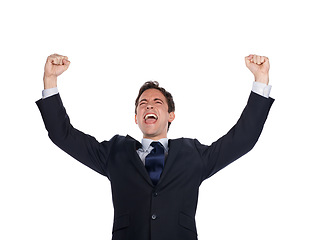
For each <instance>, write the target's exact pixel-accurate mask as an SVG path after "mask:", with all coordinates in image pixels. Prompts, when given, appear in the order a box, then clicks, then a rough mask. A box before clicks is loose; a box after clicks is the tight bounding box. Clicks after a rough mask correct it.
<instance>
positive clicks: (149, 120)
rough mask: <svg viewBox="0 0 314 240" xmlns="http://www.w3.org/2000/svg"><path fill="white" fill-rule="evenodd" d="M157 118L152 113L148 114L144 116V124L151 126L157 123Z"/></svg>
mask: <svg viewBox="0 0 314 240" xmlns="http://www.w3.org/2000/svg"><path fill="white" fill-rule="evenodd" d="M157 119H158V117H157V115H156V114H154V113H148V114H146V115H145V116H144V120H145V123H147V124H152V123H155V122H156V121H157Z"/></svg>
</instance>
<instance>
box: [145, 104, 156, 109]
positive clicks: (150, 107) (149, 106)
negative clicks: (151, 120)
mask: <svg viewBox="0 0 314 240" xmlns="http://www.w3.org/2000/svg"><path fill="white" fill-rule="evenodd" d="M153 108H154V107H153V104H151V103H148V104H147V106H146V109H153Z"/></svg>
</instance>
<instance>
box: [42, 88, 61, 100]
mask: <svg viewBox="0 0 314 240" xmlns="http://www.w3.org/2000/svg"><path fill="white" fill-rule="evenodd" d="M58 93H59V91H58V88H57V87H55V88H48V89H44V90H43V91H42V99H45V98H47V97H51V96H53V95H56V94H58Z"/></svg>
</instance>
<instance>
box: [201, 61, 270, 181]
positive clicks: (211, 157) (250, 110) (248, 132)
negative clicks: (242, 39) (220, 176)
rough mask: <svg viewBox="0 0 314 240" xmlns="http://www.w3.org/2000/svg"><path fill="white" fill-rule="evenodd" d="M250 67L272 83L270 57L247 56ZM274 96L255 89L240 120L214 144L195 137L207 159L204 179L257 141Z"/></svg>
mask: <svg viewBox="0 0 314 240" xmlns="http://www.w3.org/2000/svg"><path fill="white" fill-rule="evenodd" d="M245 63H246V66H247V67H248V69H249V70H250V71H251V72H252V73H253V75H254V77H255V81H256V82H260V83H262V84H266V85H267V84H268V83H269V60H268V58H267V57H261V56H257V55H249V56H247V57H245ZM273 102H274V99H272V98H267V97H264V96H261V95H259V94H257V93H255V92H251V94H250V97H249V99H248V102H247V105H246V107H245V108H244V110H243V112H242V114H241V116H240V118H239V120H238V121H237V123H236V124H235V125H234V126H233V127H232V128H231V129H230V130H229V131H228V133H227V134H225V135H224V136H222V137H221V138H219V139H218V140H217V141H216V142H214V143H212V144H211V145H210V146H206V145H203V144H200V143H199V142H198V141H195V145H196V147H197V148H198V150H199V153H200V155H201V158H202V159H203V162H204V174H203V180H204V179H206V178H208V177H210V176H212V175H213V174H215V173H216V172H218V171H219V170H221V169H222V168H224V167H226V166H227V165H228V164H230V163H232V162H233V161H235V160H236V159H238V158H239V157H241V156H243V155H244V154H246V153H247V152H249V151H250V150H251V149H252V148H253V147H254V145H255V144H256V142H257V140H258V138H259V136H260V134H261V132H262V129H263V127H264V123H265V121H266V119H267V116H268V113H269V110H270V108H271V106H272V104H273Z"/></svg>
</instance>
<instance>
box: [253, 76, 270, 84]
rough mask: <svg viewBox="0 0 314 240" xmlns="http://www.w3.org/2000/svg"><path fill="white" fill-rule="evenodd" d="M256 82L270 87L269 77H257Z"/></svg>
mask: <svg viewBox="0 0 314 240" xmlns="http://www.w3.org/2000/svg"><path fill="white" fill-rule="evenodd" d="M255 82H260V83H264V84H266V85H268V83H269V75H268V74H267V75H262V76H255Z"/></svg>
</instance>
